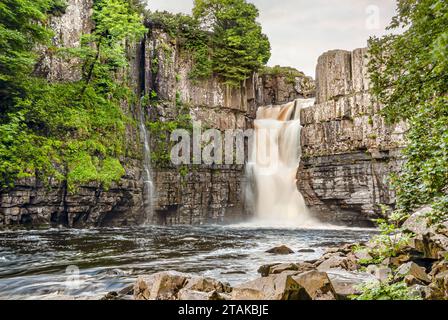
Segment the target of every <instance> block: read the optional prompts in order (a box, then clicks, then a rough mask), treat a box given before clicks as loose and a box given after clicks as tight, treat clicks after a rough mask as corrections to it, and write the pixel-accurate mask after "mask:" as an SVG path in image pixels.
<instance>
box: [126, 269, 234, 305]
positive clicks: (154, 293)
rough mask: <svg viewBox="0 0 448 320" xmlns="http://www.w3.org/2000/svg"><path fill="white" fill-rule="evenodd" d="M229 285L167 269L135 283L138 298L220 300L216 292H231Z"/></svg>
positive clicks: (136, 297) (135, 294) (135, 297)
mask: <svg viewBox="0 0 448 320" xmlns="http://www.w3.org/2000/svg"><path fill="white" fill-rule="evenodd" d="M230 291H231V288H230V286H229V285H227V284H224V283H222V282H219V281H217V280H214V279H209V278H203V277H195V276H190V275H187V274H184V273H179V272H175V271H165V272H159V273H155V274H152V275H150V276H142V277H139V278H138V279H137V281H136V283H135V284H134V299H136V300H180V299H182V300H184V299H187V300H198V299H199V298H201V299H204V300H220V299H219V298H217V297H216V294H218V295H219V294H221V293H222V294H226V293H230Z"/></svg>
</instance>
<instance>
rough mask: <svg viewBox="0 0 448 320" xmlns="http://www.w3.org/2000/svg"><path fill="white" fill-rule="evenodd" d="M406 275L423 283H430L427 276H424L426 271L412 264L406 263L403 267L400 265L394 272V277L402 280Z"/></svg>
mask: <svg viewBox="0 0 448 320" xmlns="http://www.w3.org/2000/svg"><path fill="white" fill-rule="evenodd" d="M408 275H411V276H413V277H415V278H416V279H418V280H420V281H422V282H425V283H430V282H431V280H430V279H429V277H428V275H427V274H426V271H425V269H424V268H422V267H420V266H419V265H417V264H416V263H414V262H408V263H405V264H403V265H401V266H400V267H399V268H398V269H397V272H396V276H397V277H399V278H404V277H406V276H408Z"/></svg>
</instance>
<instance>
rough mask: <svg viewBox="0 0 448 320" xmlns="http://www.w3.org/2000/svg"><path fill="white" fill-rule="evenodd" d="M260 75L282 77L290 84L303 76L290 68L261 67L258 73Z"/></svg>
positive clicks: (303, 75)
mask: <svg viewBox="0 0 448 320" xmlns="http://www.w3.org/2000/svg"><path fill="white" fill-rule="evenodd" d="M260 75H270V76H282V77H285V78H286V81H287V82H288V83H291V84H295V82H296V78H303V77H305V74H304V73H303V72H301V71H299V70H297V69H295V68H291V67H281V66H278V65H277V66H274V67H263V68H262V69H261V71H260Z"/></svg>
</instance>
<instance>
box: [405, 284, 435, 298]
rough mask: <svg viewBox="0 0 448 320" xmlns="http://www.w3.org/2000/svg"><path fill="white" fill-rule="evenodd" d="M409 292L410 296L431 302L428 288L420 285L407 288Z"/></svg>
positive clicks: (431, 293) (430, 291)
mask: <svg viewBox="0 0 448 320" xmlns="http://www.w3.org/2000/svg"><path fill="white" fill-rule="evenodd" d="M409 292H410V294H411V295H412V296H415V297H419V298H421V299H424V300H431V295H433V292H432V290H431V288H430V287H427V286H424V285H421V284H414V285H411V286H409Z"/></svg>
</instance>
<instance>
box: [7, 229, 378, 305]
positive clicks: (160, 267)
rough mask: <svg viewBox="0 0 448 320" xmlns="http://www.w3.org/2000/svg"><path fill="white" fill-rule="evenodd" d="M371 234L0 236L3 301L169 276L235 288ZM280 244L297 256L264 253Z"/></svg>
mask: <svg viewBox="0 0 448 320" xmlns="http://www.w3.org/2000/svg"><path fill="white" fill-rule="evenodd" d="M373 233H374V230H367V229H345V228H326V229H321V230H319V229H270V228H260V227H256V226H251V225H236V226H213V225H210V226H197V227H194V226H193V227H192V226H173V227H153V226H148V227H138V228H122V229H121V228H111V229H86V230H73V229H46V230H16V231H1V232H0V299H52V298H67V297H77V298H84V299H89V298H92V299H95V298H99V297H101V296H102V295H104V294H105V293H107V292H110V291H117V290H120V289H122V288H123V287H125V286H126V285H129V284H132V283H133V282H134V281H135V279H136V278H137V277H138V276H139V275H142V274H150V273H154V272H158V271H166V270H176V271H180V272H186V273H190V274H197V275H203V276H208V277H213V278H216V279H218V280H221V281H227V282H229V283H230V284H232V285H234V284H237V283H241V282H245V281H248V280H252V279H254V278H256V277H257V276H258V275H257V269H258V267H259V266H260V265H263V264H267V263H276V262H299V261H304V260H311V259H317V258H318V257H320V255H321V254H322V253H323V252H324V251H325V249H326V248H328V247H331V246H336V245H339V244H343V243H348V242H355V241H365V240H367V239H368V238H369V236H371V235H372V234H373ZM280 244H285V245H287V246H289V247H290V248H292V249H293V250H294V251H296V253H295V254H292V255H287V256H276V255H271V254H268V253H265V251H266V250H268V249H270V248H272V247H274V246H277V245H280ZM300 249H313V250H314V252H302V253H300V252H298V251H300ZM78 270H79V277H78V276H77V271H78Z"/></svg>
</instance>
